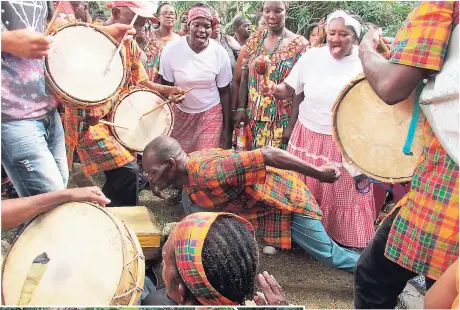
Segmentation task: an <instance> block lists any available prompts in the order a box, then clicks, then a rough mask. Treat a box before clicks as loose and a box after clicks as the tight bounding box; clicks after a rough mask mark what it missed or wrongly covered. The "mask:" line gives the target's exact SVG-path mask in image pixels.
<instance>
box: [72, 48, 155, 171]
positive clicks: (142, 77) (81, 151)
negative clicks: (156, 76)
mask: <svg viewBox="0 0 460 310" xmlns="http://www.w3.org/2000/svg"><path fill="white" fill-rule="evenodd" d="M124 50H125V52H124V55H125V65H126V68H127V71H128V72H127V77H126V83H125V85H124V87H123V89H122V93H123V92H125V91H127V90H128V89H129V87H130V86H134V85H138V84H140V83H142V82H143V81H146V80H147V73H146V72H145V69H144V66H143V65H142V63H141V61H140V58H141V49H140V48H139V46H138V45H137V43H136V42H134V41H132V42H130V43H126V44H125V46H124ZM111 110H112V102H110V101H108V102H107V103H105V104H104V105H102V106H98V107H94V108H87V109H82V108H76V107H74V106H71V105H67V106H66V107H65V110H64V111H65V112H64V130H65V143H66V151H67V163H68V165H69V167H72V159H73V154H74V151H75V150H77V152H78V155H79V157H80V160H81V163H82V168H83V172H84V173H85V174H87V175H90V174H94V173H97V172H100V171H108V170H113V169H116V168H119V167H123V166H124V165H126V164H128V163H130V162H132V161H133V160H135V158H134V157H133V154H131V153H130V152H129V151H128V150H126V149H125V148H124V147H123V146H122V145H121V144H120V142H118V141H117V140H116V139H115V137H114V136H113V135H112V132H111V131H110V128H109V127H108V126H107V125H104V124H101V123H99V124H97V125H95V126H88V125H87V123H86V119H87V116H88V113H89V112H90V111H92V112H96V113H100V114H101V115H103V116H105V115H107V114H108V113H109V112H111Z"/></svg>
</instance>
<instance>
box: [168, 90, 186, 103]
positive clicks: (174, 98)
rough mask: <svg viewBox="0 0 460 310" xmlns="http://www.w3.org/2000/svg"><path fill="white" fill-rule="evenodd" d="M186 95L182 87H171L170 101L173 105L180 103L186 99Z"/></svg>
mask: <svg viewBox="0 0 460 310" xmlns="http://www.w3.org/2000/svg"><path fill="white" fill-rule="evenodd" d="M184 93H185V92H184V90H183V89H182V88H180V87H177V86H174V87H171V91H170V92H169V97H168V99H169V100H171V103H173V104H176V103H179V102H181V101H183V100H184V99H185V96H184Z"/></svg>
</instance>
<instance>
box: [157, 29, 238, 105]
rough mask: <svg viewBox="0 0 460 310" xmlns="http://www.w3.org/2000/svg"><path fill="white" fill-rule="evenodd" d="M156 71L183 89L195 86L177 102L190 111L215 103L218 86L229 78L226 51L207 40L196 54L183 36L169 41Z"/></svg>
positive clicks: (217, 44)
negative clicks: (205, 46)
mask: <svg viewBox="0 0 460 310" xmlns="http://www.w3.org/2000/svg"><path fill="white" fill-rule="evenodd" d="M159 74H160V75H162V76H163V78H164V79H165V80H166V81H168V82H171V83H175V84H176V86H179V87H180V88H182V89H184V90H186V89H188V88H191V87H195V89H193V90H192V91H190V92H189V93H187V94H186V95H185V99H184V101H182V102H181V103H180V104H177V107H178V108H179V109H180V110H181V111H183V112H186V113H191V114H195V113H201V112H205V111H207V110H209V109H211V108H213V107H214V106H216V105H217V104H219V103H220V96H219V90H218V88H222V87H225V86H227V85H228V84H229V83H230V81H231V80H232V68H231V66H230V59H229V58H228V54H227V52H226V51H225V49H224V48H223V47H222V46H220V45H219V43H217V42H216V41H214V40H211V39H210V40H209V45H208V47H207V48H206V49H205V50H204V51H202V52H201V53H199V54H197V53H195V52H194V51H193V50H192V49H191V48H190V46H189V45H188V43H187V38H186V37H181V38H180V39H178V40H175V41H172V42H170V43H169V44H168V45H166V46H165V48H164V49H163V52H162V53H161V59H160V72H159Z"/></svg>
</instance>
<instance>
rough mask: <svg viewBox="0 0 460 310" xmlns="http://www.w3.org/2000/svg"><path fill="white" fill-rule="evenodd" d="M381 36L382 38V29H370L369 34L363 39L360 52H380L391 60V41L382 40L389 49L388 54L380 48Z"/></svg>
mask: <svg viewBox="0 0 460 310" xmlns="http://www.w3.org/2000/svg"><path fill="white" fill-rule="evenodd" d="M381 36H382V29H381V28H379V29H374V28H372V27H369V30H368V32H367V33H366V34H365V35H364V37H363V39H362V40H361V44H360V45H359V50H360V51H366V50H375V51H377V52H379V53H380V54H381V55H382V56H383V57H385V58H386V59H389V58H390V52H389V51H390V50H391V46H390V45H389V40H387V39H385V38H383V39H382V40H383V42H384V43H385V45H386V47H387V49H388V50H389V51H388V52H386V51H384V50H383V49H382V48H381V47H380V46H379V44H380V37H381Z"/></svg>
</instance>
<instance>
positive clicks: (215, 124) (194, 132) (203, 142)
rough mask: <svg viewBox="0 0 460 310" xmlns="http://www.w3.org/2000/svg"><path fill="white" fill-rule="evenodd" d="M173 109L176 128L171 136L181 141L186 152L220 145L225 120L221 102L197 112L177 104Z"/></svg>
mask: <svg viewBox="0 0 460 310" xmlns="http://www.w3.org/2000/svg"><path fill="white" fill-rule="evenodd" d="M172 111H173V113H174V128H173V131H172V134H171V137H173V138H174V139H176V140H177V141H179V143H180V145H181V146H182V149H183V150H184V152H185V153H187V154H189V153H192V152H196V151H200V150H203V149H211V148H217V147H219V144H220V136H221V133H222V128H223V122H224V120H223V114H222V105H221V104H218V105H216V106H215V107H213V108H211V109H209V110H208V111H205V112H201V113H196V114H190V113H185V112H183V111H181V110H179V109H178V108H177V107H176V106H175V105H173V107H172Z"/></svg>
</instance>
